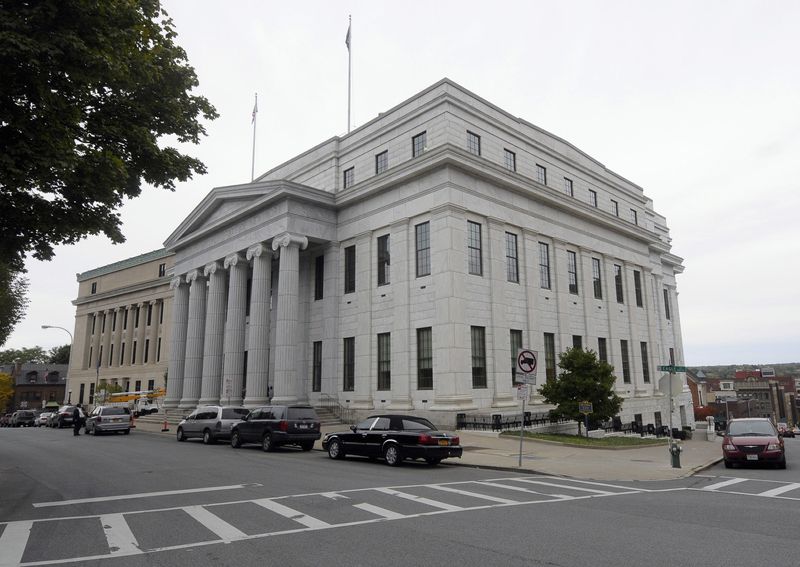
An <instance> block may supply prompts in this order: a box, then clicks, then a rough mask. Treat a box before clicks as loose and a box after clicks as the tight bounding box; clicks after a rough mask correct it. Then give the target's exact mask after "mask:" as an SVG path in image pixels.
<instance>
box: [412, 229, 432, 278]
mask: <svg viewBox="0 0 800 567" xmlns="http://www.w3.org/2000/svg"><path fill="white" fill-rule="evenodd" d="M414 243H415V247H416V251H417V277H418V278H419V277H422V276H429V275H431V225H430V223H427V222H423V223H421V224H418V225H417V226H415V227H414Z"/></svg>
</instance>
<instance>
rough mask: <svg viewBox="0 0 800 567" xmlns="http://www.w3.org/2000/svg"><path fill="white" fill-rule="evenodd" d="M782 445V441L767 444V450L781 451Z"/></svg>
mask: <svg viewBox="0 0 800 567" xmlns="http://www.w3.org/2000/svg"><path fill="white" fill-rule="evenodd" d="M780 450H781V445H780V443H770V444H769V445H767V451H780Z"/></svg>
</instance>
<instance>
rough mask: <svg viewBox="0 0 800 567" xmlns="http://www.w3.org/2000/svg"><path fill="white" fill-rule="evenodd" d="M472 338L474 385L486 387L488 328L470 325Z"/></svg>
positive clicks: (474, 386)
mask: <svg viewBox="0 0 800 567" xmlns="http://www.w3.org/2000/svg"><path fill="white" fill-rule="evenodd" d="M470 337H471V339H472V341H471V342H472V387H473V388H485V387H486V329H485V328H484V327H470Z"/></svg>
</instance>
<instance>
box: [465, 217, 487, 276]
mask: <svg viewBox="0 0 800 567" xmlns="http://www.w3.org/2000/svg"><path fill="white" fill-rule="evenodd" d="M467 251H468V253H469V273H470V274H473V275H476V276H482V275H483V254H482V250H481V225H480V224H479V223H477V222H472V221H467Z"/></svg>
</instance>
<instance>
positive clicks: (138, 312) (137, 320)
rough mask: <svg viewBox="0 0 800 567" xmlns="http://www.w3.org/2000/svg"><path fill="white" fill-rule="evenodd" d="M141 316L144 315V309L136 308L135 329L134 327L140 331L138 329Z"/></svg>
mask: <svg viewBox="0 0 800 567" xmlns="http://www.w3.org/2000/svg"><path fill="white" fill-rule="evenodd" d="M141 314H142V308H141V307H137V308H136V317H135V318H134V320H133V327H134V328H135V329H138V328H139V316H140V315H141Z"/></svg>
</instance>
